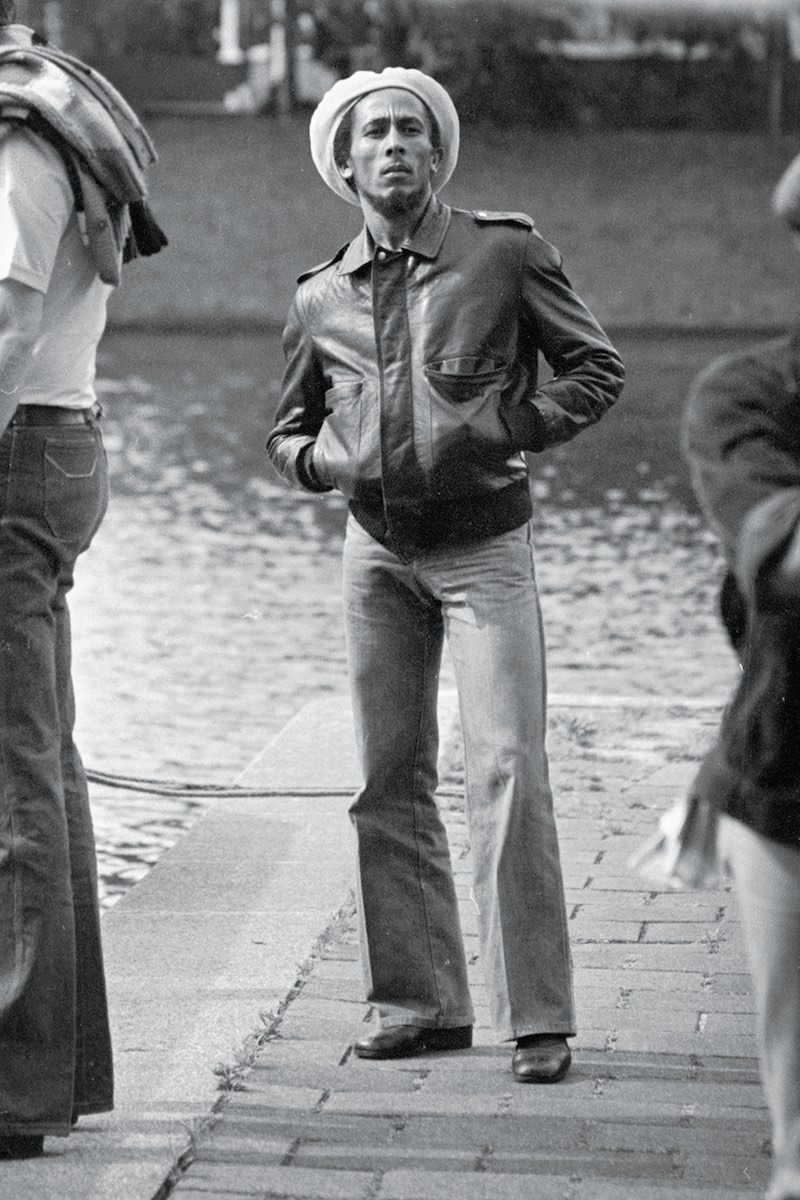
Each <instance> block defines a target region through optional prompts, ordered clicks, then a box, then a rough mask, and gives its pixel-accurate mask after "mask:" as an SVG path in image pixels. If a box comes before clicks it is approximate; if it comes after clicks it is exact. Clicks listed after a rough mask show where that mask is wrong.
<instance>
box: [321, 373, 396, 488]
mask: <svg viewBox="0 0 800 1200" xmlns="http://www.w3.org/2000/svg"><path fill="white" fill-rule="evenodd" d="M325 407H326V410H327V415H326V417H325V420H324V422H323V424H322V428H321V429H320V431H319V433H318V434H317V440H316V443H315V445H314V453H313V462H314V469H315V470H316V472H317V474H318V475H319V476H320V478H321V479H323V480H324V481H325V482H326V483H329V484H332V485H333V486H334V487H336V488H338V489H339V490H340V491H342V492H344V494H345V495H346V496H354V495H355V494H356V490H357V487H358V484H359V483H362V482H369V481H370V480H372V481H374V480H376V479H379V478H380V473H381V446H380V412H379V408H378V403H377V398H376V396H375V394H374V391H373V389H371V388H370V387H368V385H367V384H366V382H365V381H364V380H363V379H360V380H355V381H354V382H347V383H338V384H334V386H333V387H331V388H329V389H328V391H327V392H326V393H325Z"/></svg>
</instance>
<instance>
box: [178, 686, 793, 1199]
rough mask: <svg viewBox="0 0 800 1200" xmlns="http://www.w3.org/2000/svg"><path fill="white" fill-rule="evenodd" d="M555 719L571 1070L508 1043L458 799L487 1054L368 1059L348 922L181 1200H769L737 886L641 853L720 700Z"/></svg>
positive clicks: (202, 1142) (199, 1160)
mask: <svg viewBox="0 0 800 1200" xmlns="http://www.w3.org/2000/svg"><path fill="white" fill-rule="evenodd" d="M648 704H649V707H648ZM551 713H552V716H551V722H552V723H553V725H554V730H553V736H552V737H551V760H552V766H553V779H554V784H555V790H556V795H557V797H558V802H557V808H558V820H559V830H560V836H561V846H562V858H563V863H564V872H565V881H566V886H567V900H568V910H569V917H570V927H571V933H572V945H573V954H574V959H575V969H576V999H577V1004H578V1017H579V1028H580V1034H579V1036H578V1038H576V1039H575V1042H574V1043H573V1050H574V1056H573V1067H572V1070H571V1071H570V1073H569V1075H568V1076H567V1078H566V1080H565V1081H564V1082H563V1083H561V1084H559V1085H557V1086H555V1087H545V1088H542V1087H530V1086H528V1087H525V1086H521V1085H519V1084H516V1083H515V1082H514V1081H513V1079H512V1077H511V1074H510V1071H509V1059H510V1048H509V1047H508V1046H497V1045H496V1044H495V1043H494V1040H493V1037H492V1033H491V1030H490V1029H489V1028H488V1019H487V1010H486V1006H485V1001H484V998H483V994H482V981H481V978H480V970H479V964H478V945H477V935H476V927H475V917H474V910H473V907H472V905H471V903H470V901H469V878H470V863H469V847H468V845H467V841H466V831H465V825H464V821H463V818H462V817H461V815H460V813H459V811H458V807H457V806H456V807H453V808H452V809H451V810H450V811H449V813H448V818H447V819H448V826H449V832H450V836H451V846H452V851H453V858H454V864H455V870H456V873H457V878H458V885H459V892H460V896H461V899H462V920H463V927H464V934H465V939H466V944H467V954H468V959H469V961H470V972H471V978H472V984H473V996H474V1000H475V1004H476V1009H477V1018H478V1023H477V1027H476V1044H475V1046H474V1047H473V1049H472V1050H470V1051H465V1052H460V1053H456V1054H440V1055H431V1056H425V1057H421V1058H417V1059H412V1060H405V1061H402V1062H399V1063H381V1062H363V1061H361V1060H358V1059H356V1058H355V1057H354V1056H353V1054H352V1041H353V1038H354V1036H355V1035H356V1033H357V1031H358V1030H359V1029H360V1028H362V1027H363V1024H364V1022H365V1021H368V1020H369V1019H370V1016H371V1014H370V1012H369V1010H368V1008H367V1007H366V1006H365V1005H364V1004H363V1003H362V1002H361V1001H360V995H361V983H360V978H359V969H358V962H357V955H356V945H355V935H354V930H353V923H352V919H349V920H345V921H344V922H342V923H341V924H340V925H339V926H336V927H334V928H333V929H332V930H331V932H330V934H329V937H328V940H327V942H326V943H325V944H324V946H323V948H322V949H321V950H320V952H319V954H318V955H317V956H315V958H314V959H312V960H311V962H310V963H309V964H307V966H306V968H305V969H304V971H303V972H302V973H301V975H300V978H299V980H298V984H297V987H296V989H295V993H294V995H293V998H292V999H291V1000H290V1001H289V1003H288V1004H287V1005H286V1007H285V1009H284V1010H283V1012H282V1015H281V1016H280V1017H279V1018H278V1019H277V1020H275V1021H274V1022H273V1026H272V1032H271V1033H270V1034H269V1036H268V1037H267V1038H266V1040H265V1042H264V1044H263V1046H262V1047H261V1050H260V1052H259V1054H258V1056H257V1059H256V1061H255V1065H254V1066H253V1067H252V1069H250V1070H248V1071H245V1072H243V1078H242V1079H241V1084H240V1090H233V1091H231V1092H230V1093H229V1094H228V1096H227V1100H226V1102H225V1103H224V1104H222V1105H221V1106H220V1112H219V1113H218V1114H217V1115H216V1117H215V1118H214V1119H213V1120H212V1122H211V1128H210V1130H209V1131H207V1132H206V1136H204V1137H202V1138H200V1139H199V1143H198V1145H197V1146H196V1148H195V1151H194V1157H193V1161H192V1162H191V1165H190V1166H189V1167H188V1170H186V1171H185V1172H184V1173H183V1175H182V1176H181V1178H180V1180H179V1181H178V1183H177V1184H176V1186H175V1189H174V1192H173V1194H174V1195H175V1196H176V1198H177V1200H213V1198H215V1197H217V1198H220V1200H221V1198H222V1197H258V1198H259V1200H267V1198H272V1197H275V1198H277V1197H283V1198H285V1197H292V1198H295V1200H443V1198H445V1197H447V1198H448V1200H449V1198H451V1197H452V1198H458V1200H512V1198H513V1200H516V1198H518V1197H519V1198H522V1197H526V1198H527V1197H532V1198H534V1200H551V1198H552V1200H556V1198H558V1200H612V1198H613V1200H634V1198H635V1200H694V1198H695V1197H697V1198H698V1200H699V1198H700V1197H703V1198H704V1200H739V1198H741V1200H744V1198H745V1197H758V1196H760V1195H762V1194H763V1189H764V1184H765V1181H766V1179H767V1177H768V1174H769V1165H770V1164H769V1128H768V1122H767V1117H766V1112H765V1108H764V1101H763V1096H762V1092H761V1088H760V1085H759V1081H758V1071H757V1061H756V1045H755V1040H754V1019H753V1001H752V993H751V985H750V980H749V976H748V974H747V969H746V964H745V962H744V958H743V953H742V947H741V943H740V936H739V925H738V920H737V916H736V912H735V908H734V904H733V898H732V895H731V893H730V891H729V890H727V889H725V888H720V890H718V891H708V892H697V893H680V894H676V893H664V892H659V891H657V890H654V889H653V888H652V887H650V886H649V884H647V883H645V882H644V881H643V880H642V879H640V878H638V877H636V876H633V875H631V873H630V871H629V869H628V866H627V863H628V858H629V855H630V853H631V851H632V850H633V849H634V848H636V847H638V846H639V845H640V844H641V842H642V840H643V838H645V837H646V836H648V835H649V834H650V833H651V832H652V830H653V828H654V824H655V820H656V816H657V814H658V813H659V812H661V811H663V809H664V808H666V807H667V806H668V805H669V804H670V803H671V802H672V801H673V800H674V799H675V798H677V797H678V796H679V795H680V794H682V793H683V792H684V791H685V788H686V785H687V783H688V781H689V780H690V779H691V777H692V775H693V773H694V771H695V770H696V761H695V760H696V756H697V744H698V739H699V740H700V741H702V740H703V738H707V736H709V734H710V731H711V730H712V729H713V727H714V724H715V722H716V720H717V717H718V711H717V710H715V709H713V706H710V705H709V706H703V704H702V703H699V702H686V704H683V705H681V704H677V703H674V704H667V703H665V702H658V701H653V700H650V701H649V702H648V701H647V700H639V701H635V702H634V701H631V702H625V701H619V700H615V699H613V698H609V699H608V700H607V701H603V700H602V699H600V700H598V699H595V700H587V699H586V698H580V697H563V698H561V700H559V699H558V698H555V700H554V703H553V705H552V707H551ZM606 724H608V725H609V726H613V727H614V728H615V729H616V731H617V735H616V737H615V738H614V739H613V741H607V740H606V739H605V737H604V733H605V728H606ZM620 730H623V731H624V730H627V731H628V736H627V738H626V736H625V735H624V734H623V735H622V736H620ZM610 747H613V750H612V749H610Z"/></svg>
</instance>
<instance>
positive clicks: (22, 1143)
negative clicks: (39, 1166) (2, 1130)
mask: <svg viewBox="0 0 800 1200" xmlns="http://www.w3.org/2000/svg"><path fill="white" fill-rule="evenodd" d="M40 1154H44V1136H43V1135H42V1134H36V1133H12V1134H8V1135H6V1136H4V1137H0V1159H3V1158H38V1156H39V1155H40Z"/></svg>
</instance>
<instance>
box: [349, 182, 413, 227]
mask: <svg viewBox="0 0 800 1200" xmlns="http://www.w3.org/2000/svg"><path fill="white" fill-rule="evenodd" d="M359 195H360V196H363V197H364V199H365V200H368V201H369V203H370V205H371V207H372V208H373V209H374V210H375V212H377V213H380V215H381V216H382V217H387V218H389V219H391V218H392V217H403V216H405V215H406V214H407V213H413V212H416V211H417V210H418V209H419V208H421V207H422V205H423V204H424V203H425V201H426V199H427V196H428V188H427V187H426V186H425V185H423V186H422V187H418V188H415V189H414V191H412V192H405V191H402V190H400V189H398V190H397V191H393V192H389V193H388V195H387V194H386V193H385V192H384V193H376V192H369V191H367V190H366V188H362V189H361V191H360V192H359Z"/></svg>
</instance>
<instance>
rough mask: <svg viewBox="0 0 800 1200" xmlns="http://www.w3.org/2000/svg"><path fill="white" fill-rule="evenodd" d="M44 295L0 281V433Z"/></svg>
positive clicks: (14, 404)
mask: <svg viewBox="0 0 800 1200" xmlns="http://www.w3.org/2000/svg"><path fill="white" fill-rule="evenodd" d="M43 306H44V295H43V294H42V292H39V291H37V290H36V288H32V287H28V285H27V284H25V283H19V282H18V280H16V279H2V280H0V433H2V432H3V430H5V428H6V426H7V425H8V422H9V421H10V420H11V418H12V416H13V415H14V410H15V409H16V407H17V405H18V404H19V402H20V394H21V388H22V384H23V383H24V381H25V376H26V374H27V371H28V367H29V366H30V362H31V354H32V352H33V347H34V345H35V343H36V338H37V336H38V334H39V329H40V326H41V322H42V309H43Z"/></svg>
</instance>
